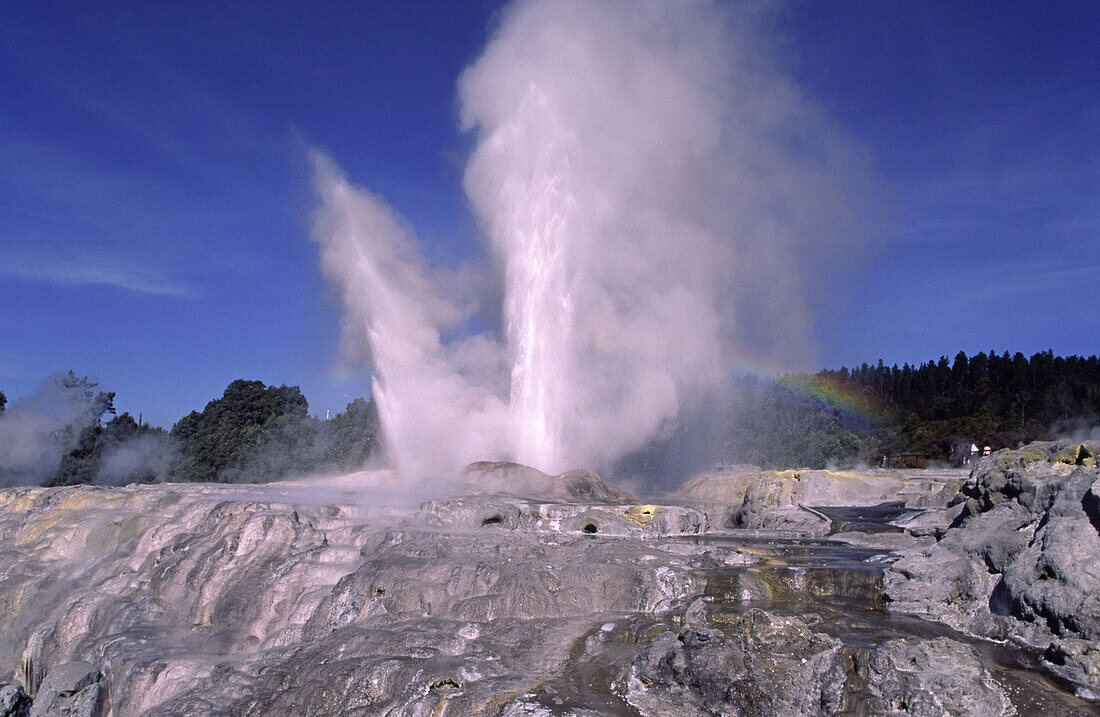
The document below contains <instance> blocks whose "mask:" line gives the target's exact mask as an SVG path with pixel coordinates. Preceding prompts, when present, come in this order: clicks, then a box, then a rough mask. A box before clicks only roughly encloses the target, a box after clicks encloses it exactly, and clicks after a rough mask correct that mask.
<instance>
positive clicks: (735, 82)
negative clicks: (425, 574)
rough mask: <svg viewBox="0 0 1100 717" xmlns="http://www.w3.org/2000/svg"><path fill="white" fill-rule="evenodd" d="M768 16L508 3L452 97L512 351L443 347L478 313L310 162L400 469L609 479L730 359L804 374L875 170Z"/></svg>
mask: <svg viewBox="0 0 1100 717" xmlns="http://www.w3.org/2000/svg"><path fill="white" fill-rule="evenodd" d="M754 7H755V6H752V7H750V6H745V5H738V6H736V7H730V6H728V5H726V4H719V3H715V2H707V1H705V0H700V1H698V2H690V1H681V0H677V1H675V2H671V1H667V2H666V1H663V0H650V1H643V2H634V1H629V2H628V1H626V0H594V1H593V0H584V1H581V0H532V1H529V2H519V3H517V4H515V5H513V6H512V7H510V8H509V10H508V11H507V12H506V14H505V15H504V17H503V19H502V22H501V24H500V26H499V28H498V30H497V32H496V33H495V35H494V37H493V38H492V40H491V42H490V43H489V45H488V47H487V48H486V49H485V51H484V53H483V54H482V56H481V57H480V58H479V59H478V60H477V61H476V62H475V63H474V64H473V65H472V66H471V67H469V68H468V69H467V70H466V71H465V72H464V73H463V75H462V77H461V78H460V80H459V100H460V108H461V118H462V125H463V129H465V130H468V131H472V132H475V133H476V139H477V144H476V148H475V149H474V151H473V153H472V156H471V157H470V159H469V163H468V165H467V168H466V173H465V179H464V184H465V189H466V192H467V195H468V197H469V199H470V202H471V206H472V208H473V210H474V212H475V214H476V215H477V217H478V219H479V221H480V225H481V228H482V231H483V234H484V237H485V243H486V246H487V248H488V250H489V252H490V254H491V255H492V257H493V258H494V260H495V262H496V263H495V266H497V267H499V268H500V270H501V271H502V272H503V287H504V306H503V316H504V319H503V321H504V326H503V331H504V336H503V337H502V338H501V339H499V340H497V339H494V338H492V337H486V336H473V337H463V338H461V339H459V340H455V341H447V340H445V338H444V337H446V336H448V335H450V334H455V333H458V334H461V332H460V331H455V328H456V327H460V326H462V325H463V322H464V321H465V319H467V318H468V317H467V316H466V315H465V314H464V312H463V311H462V310H461V309H460V306H459V304H458V303H457V302H456V301H453V300H449V299H447V298H446V297H445V296H444V295H443V292H442V290H441V288H440V284H439V283H438V282H433V280H432V279H431V276H432V274H431V272H430V270H429V268H428V267H427V266H426V265H425V263H424V261H423V259H422V258H421V255H420V253H419V251H418V249H417V245H416V241H415V238H414V237H413V235H412V232H411V230H410V229H409V228H408V227H407V225H406V224H405V223H404V222H402V221H401V220H400V219H399V218H398V217H396V216H395V215H394V212H393V211H392V210H391V209H390V208H389V207H388V206H387V205H386V204H385V203H384V202H383V201H382V200H381V199H379V198H378V197H376V196H374V195H373V194H371V193H370V192H368V191H365V190H362V189H357V188H355V187H353V186H351V185H350V184H349V183H348V181H347V180H346V179H345V178H344V177H343V175H342V174H341V173H340V172H339V170H337V169H336V167H335V166H334V165H333V164H332V162H331V161H329V160H327V159H326V158H324V157H322V156H320V155H316V156H315V157H314V164H315V168H316V181H317V186H318V191H319V194H320V197H321V202H322V206H321V209H320V211H319V213H318V216H317V221H316V224H315V230H314V237H315V239H316V240H317V241H318V242H319V243H320V244H321V245H322V266H323V270H324V271H325V273H326V275H327V276H329V277H330V279H332V280H333V281H334V282H335V283H336V284H337V285H338V286H339V287H340V290H341V293H342V298H343V301H344V305H345V307H346V319H347V324H346V325H347V333H346V336H347V338H349V339H351V340H352V341H351V342H350V343H351V344H353V345H360V346H364V347H365V348H366V350H367V356H368V358H369V360H370V362H371V364H372V366H373V369H374V392H375V396H376V398H377V400H378V404H379V410H380V413H381V418H382V421H383V427H384V429H385V431H386V436H387V440H388V442H389V446H390V450H391V452H392V453H393V458H394V459H395V461H396V462H397V464H398V466H399V467H400V468H401V469H402V470H403V471H404V472H405V473H406V474H407V475H412V476H425V475H436V474H447V473H450V472H452V471H453V470H455V469H456V468H458V467H460V466H462V465H463V464H465V463H467V462H469V461H472V460H478V459H503V458H510V459H514V460H518V461H520V462H523V463H527V464H530V465H533V466H535V467H537V468H540V469H542V470H544V471H548V472H558V471H561V470H565V469H568V468H573V467H578V466H586V467H606V466H608V465H610V464H611V463H613V462H614V461H615V460H617V459H618V458H620V457H622V456H623V455H625V454H627V453H629V452H631V451H634V450H637V449H639V448H641V447H642V446H644V445H645V444H646V443H647V442H648V441H649V440H651V439H652V438H654V437H655V436H656V435H658V434H659V433H660V432H661V431H662V430H666V429H667V428H668V427H669V426H670V425H672V423H673V422H674V421H675V420H676V418H677V416H678V415H679V414H680V413H681V412H682V410H683V409H684V408H685V407H686V406H689V405H694V404H695V403H696V402H697V401H698V400H699V399H700V398H702V397H703V396H705V395H706V394H707V393H708V392H712V391H714V390H716V389H719V388H720V387H721V386H722V384H723V382H724V381H725V380H726V378H727V376H728V373H729V371H730V370H731V365H730V364H731V362H732V360H733V357H734V356H736V355H737V353H738V351H739V349H740V350H747V349H751V353H752V354H753V355H754V356H758V357H760V356H763V357H767V358H769V359H771V360H773V361H778V362H787V363H797V361H798V359H799V357H802V356H804V353H805V351H806V349H807V347H808V346H807V342H808V337H809V334H810V330H811V328H812V325H813V313H812V311H811V309H810V307H811V305H812V303H811V302H816V301H818V300H819V298H820V297H819V289H820V288H821V287H820V286H818V285H815V284H814V283H813V280H812V276H819V275H820V272H822V271H824V270H828V269H829V268H830V267H833V268H836V267H838V266H839V264H840V262H841V261H843V260H848V261H850V260H851V259H852V257H853V254H854V253H856V252H857V250H858V249H859V248H860V245H861V241H862V240H861V236H862V232H861V231H860V227H861V221H860V219H861V215H860V213H859V212H857V211H855V210H854V209H853V207H854V206H855V204H853V201H852V200H853V197H855V196H857V195H858V194H859V192H860V190H862V189H863V188H864V186H863V180H864V178H865V177H866V176H867V175H868V173H867V172H866V171H865V169H864V162H863V161H862V160H861V159H860V158H859V155H858V153H857V152H855V151H854V149H853V147H852V146H851V144H850V143H849V142H848V141H846V140H845V139H844V138H843V137H841V136H840V135H839V134H838V133H836V132H835V131H833V130H832V129H831V128H830V126H829V124H828V123H827V122H826V121H825V120H824V118H823V117H822V115H821V114H820V113H819V112H818V111H817V110H816V109H815V108H814V107H813V106H812V105H811V104H810V103H808V102H807V101H805V100H804V99H803V98H802V96H801V95H800V93H799V91H798V89H797V88H796V87H795V86H794V85H793V84H792V82H791V81H790V79H789V78H787V77H786V76H785V75H784V74H783V73H782V72H781V71H780V70H779V69H777V66H776V64H775V63H774V61H773V58H772V54H773V53H772V52H771V49H770V46H769V45H768V43H767V42H766V34H765V33H764V32H763V31H762V28H763V27H764V25H765V24H766V20H767V18H766V17H765V16H764V15H762V14H761V13H759V12H758V11H757V10H756V9H754Z"/></svg>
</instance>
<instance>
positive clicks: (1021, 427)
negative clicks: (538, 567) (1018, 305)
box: [0, 351, 1100, 485]
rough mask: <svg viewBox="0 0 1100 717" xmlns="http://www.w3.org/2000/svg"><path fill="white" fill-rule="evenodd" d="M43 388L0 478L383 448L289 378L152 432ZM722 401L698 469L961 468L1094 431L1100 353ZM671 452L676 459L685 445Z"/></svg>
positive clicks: (360, 460)
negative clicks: (994, 454)
mask: <svg viewBox="0 0 1100 717" xmlns="http://www.w3.org/2000/svg"><path fill="white" fill-rule="evenodd" d="M54 383H55V384H56V385H55V387H54V388H55V393H56V394H57V396H59V397H61V398H60V399H58V400H57V401H55V403H56V405H55V406H54V412H55V413H56V412H57V411H58V410H59V409H58V408H57V406H61V407H62V408H64V410H66V411H68V412H69V414H68V416H67V418H66V419H65V420H64V421H59V422H57V424H56V427H51V428H50V429H49V430H48V431H47V432H46V434H45V438H43V439H42V440H40V441H39V443H41V444H42V445H41V446H36V450H37V452H36V453H33V452H32V453H31V454H27V451H26V450H24V451H23V453H24V454H27V455H23V456H22V462H17V461H13V460H9V461H8V464H7V465H5V464H3V461H0V485H17V484H24V483H44V484H45V485H74V484H78V483H101V484H113V485H118V484H123V483H132V482H164V481H200V482H211V481H216V482H231V483H253V482H264V481H271V480H278V479H280V478H284V477H287V476H290V475H300V474H306V473H318V472H328V471H332V472H336V471H341V472H343V471H350V470H356V469H359V468H361V467H363V466H364V465H365V464H366V463H367V462H368V461H369V460H371V459H375V460H378V459H380V458H381V453H382V442H383V441H382V431H381V426H380V423H379V418H378V411H377V409H376V407H375V405H374V403H373V401H367V400H364V399H362V398H358V399H356V400H354V401H352V402H351V403H350V404H348V406H347V408H346V410H345V411H344V412H342V413H338V414H336V415H335V416H333V417H331V418H328V419H320V418H316V417H312V416H310V415H309V403H308V402H307V401H306V398H305V396H303V395H302V392H301V390H300V389H299V388H298V387H297V386H277V387H276V386H265V385H264V384H263V383H262V382H260V381H246V380H243V379H242V380H236V381H233V382H232V383H231V384H229V386H228V387H227V388H226V389H225V392H224V393H223V394H222V396H221V397H220V398H216V399H214V400H212V401H210V402H209V403H207V404H206V407H205V408H204V409H203V410H202V411H192V412H191V413H189V414H188V415H186V416H184V417H183V418H181V419H180V420H179V421H177V422H176V424H175V425H174V426H172V428H171V430H164V429H162V428H157V427H152V426H149V425H143V424H141V423H139V422H138V421H135V420H134V418H133V417H132V416H131V415H129V414H128V413H122V414H118V415H116V412H115V408H114V398H115V394H114V393H109V392H101V391H99V390H98V387H97V384H96V383H94V382H93V381H90V380H89V379H88V378H86V377H83V378H82V377H79V376H77V375H76V374H74V373H72V372H69V373H68V374H67V375H60V376H58V377H55V378H54ZM722 398H724V399H725V400H722V401H719V402H718V403H719V404H721V405H725V406H728V408H727V409H724V410H721V411H711V412H709V413H710V414H713V415H712V416H711V423H712V424H713V425H708V427H707V429H706V431H705V433H706V435H705V436H702V437H701V438H700V439H699V440H696V441H692V442H691V451H692V455H691V460H693V461H694V462H696V463H698V462H699V461H700V460H702V461H706V462H717V463H752V464H755V465H760V466H765V467H776V468H794V467H810V468H823V467H826V466H827V465H841V466H843V465H852V464H856V463H858V462H865V463H868V464H871V465H881V462H882V460H883V456H886V457H887V458H888V459H890V460H891V461H893V460H894V459H896V458H898V457H902V458H903V459H904V458H905V457H906V456H908V457H912V456H913V455H914V454H917V455H919V456H920V457H921V458H922V459H923V460H924V461H925V463H926V464H927V462H928V461H929V460H938V461H942V462H948V463H956V464H958V463H960V462H961V461H962V460H963V458H964V456H965V455H966V454H967V450H968V449H969V447H970V446H971V445H972V444H976V445H977V446H981V447H984V446H990V447H991V449H992V450H998V449H1001V448H1005V447H1015V446H1017V445H1019V444H1021V443H1025V442H1030V441H1034V440H1049V439H1052V438H1056V437H1060V436H1064V435H1069V434H1072V433H1074V432H1075V431H1078V432H1079V431H1082V430H1089V429H1093V430H1095V429H1094V427H1096V426H1098V425H1100V360H1098V359H1097V357H1096V356H1091V357H1089V358H1081V357H1077V356H1069V357H1061V356H1055V355H1054V354H1053V352H1050V351H1047V352H1044V353H1038V354H1035V355H1033V356H1031V357H1030V358H1028V357H1025V356H1024V355H1023V354H1020V353H1017V354H1014V355H1010V354H1009V353H1007V352H1005V353H1002V354H997V353H993V352H990V353H988V354H986V353H979V354H977V355H975V356H967V355H966V354H965V353H961V352H960V353H959V354H957V355H956V356H955V358H954V360H950V359H948V358H947V357H946V356H944V357H941V358H940V359H938V360H936V361H928V362H927V363H924V364H921V365H919V366H910V365H908V364H906V365H904V366H901V367H900V368H899V367H898V366H896V365H894V366H885V365H883V363H882V362H881V361H879V362H878V363H877V364H876V365H873V366H872V365H868V364H863V365H861V366H859V367H856V368H847V367H845V368H841V369H839V370H824V371H820V372H818V373H816V374H808V373H799V374H788V375H782V376H777V377H774V378H759V377H754V376H746V377H743V378H740V379H738V380H737V381H735V384H734V386H733V387H732V389H731V395H730V396H728V397H722ZM6 404H7V399H6V397H5V396H4V394H3V393H0V420H3V421H9V422H10V423H11V424H12V425H14V424H15V423H16V420H17V419H16V416H15V415H14V414H15V413H16V412H17V410H18V409H19V404H16V406H15V407H14V408H12V407H8V408H7V410H6V411H5V407H6ZM36 420H38V419H36ZM693 430H695V429H685V430H684V431H683V433H688V432H691V431H693ZM24 448H25V446H24ZM704 454H705V455H704ZM28 455H29V457H28ZM642 455H643V457H644V458H646V459H647V460H648V459H652V457H653V455H654V454H653V453H649V454H646V453H644V452H643V454H642ZM0 458H3V456H0ZM676 460H677V461H679V462H680V463H686V460H685V458H684V456H683V455H682V454H681V455H680V456H679V457H678V458H676ZM643 462H644V461H643Z"/></svg>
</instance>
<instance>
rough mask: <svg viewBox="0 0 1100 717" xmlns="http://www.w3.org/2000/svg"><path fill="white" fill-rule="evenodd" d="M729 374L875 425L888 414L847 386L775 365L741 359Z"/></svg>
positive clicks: (883, 420)
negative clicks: (756, 380)
mask: <svg viewBox="0 0 1100 717" xmlns="http://www.w3.org/2000/svg"><path fill="white" fill-rule="evenodd" d="M733 373H734V375H739V376H755V377H756V378H760V379H763V380H766V381H770V382H772V383H774V384H775V385H777V386H779V387H780V388H782V389H784V390H786V391H790V392H792V393H796V394H799V395H803V396H808V397H810V398H813V399H815V400H817V401H820V402H822V403H824V404H827V405H829V406H831V407H833V408H836V409H839V410H840V411H843V412H844V413H847V414H849V415H851V416H853V417H857V418H860V419H863V420H865V421H868V422H871V423H873V424H875V425H882V424H884V423H887V422H888V418H889V416H888V412H887V410H886V408H885V406H883V405H882V403H881V402H880V401H878V400H877V399H876V398H875V397H873V396H870V395H868V394H867V392H866V391H863V390H861V389H860V388H859V387H857V386H854V385H851V384H848V383H844V382H841V381H837V380H834V379H830V378H823V377H820V376H816V375H812V374H804V373H797V374H792V373H788V372H787V371H786V370H785V369H783V368H780V367H779V366H777V365H774V364H769V363H767V362H764V361H760V360H754V359H749V358H744V357H739V358H738V360H737V361H736V362H735V363H734V366H733Z"/></svg>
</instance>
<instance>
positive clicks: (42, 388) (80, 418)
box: [0, 372, 103, 487]
mask: <svg viewBox="0 0 1100 717" xmlns="http://www.w3.org/2000/svg"><path fill="white" fill-rule="evenodd" d="M96 386H97V384H96V383H95V382H93V381H89V380H88V379H87V378H86V377H85V378H78V377H77V376H76V375H75V374H73V373H72V372H69V373H68V374H63V373H58V374H54V375H52V376H49V377H48V378H46V380H44V381H43V382H42V383H41V384H40V385H39V386H38V387H37V388H36V389H35V390H34V392H33V393H32V394H30V395H29V396H27V397H25V398H23V399H21V400H19V401H17V402H16V403H15V404H14V405H12V406H10V407H8V409H7V410H6V411H4V412H2V413H0V487H9V486H13V485H23V484H28V483H40V482H42V481H43V480H45V479H46V478H48V477H49V476H50V475H52V474H53V472H54V471H55V470H57V466H58V464H59V463H60V462H61V458H62V456H64V455H65V454H66V453H68V452H69V451H71V450H72V449H73V448H75V447H76V445H77V442H78V441H79V440H80V434H81V431H83V430H84V429H85V428H87V427H89V426H91V425H92V424H93V423H95V421H96V420H98V419H99V417H100V415H102V413H103V403H102V398H101V394H99V393H98V392H97V391H95V390H94V389H95V388H96Z"/></svg>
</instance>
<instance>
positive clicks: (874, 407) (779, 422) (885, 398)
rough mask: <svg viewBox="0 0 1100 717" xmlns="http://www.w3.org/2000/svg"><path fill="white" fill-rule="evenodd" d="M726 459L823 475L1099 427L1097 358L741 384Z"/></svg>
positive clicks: (938, 364)
mask: <svg viewBox="0 0 1100 717" xmlns="http://www.w3.org/2000/svg"><path fill="white" fill-rule="evenodd" d="M740 390H741V392H742V393H743V398H742V399H741V400H739V401H738V402H737V405H738V408H737V409H736V410H735V411H734V412H733V414H732V415H731V417H730V428H729V432H730V436H729V440H728V441H727V444H726V447H725V453H724V455H723V459H724V460H729V461H744V462H752V463H758V464H763V465H776V466H782V467H794V466H811V467H822V466H824V465H825V464H826V463H828V462H830V461H839V462H854V461H856V460H858V459H860V458H862V459H871V458H872V457H877V456H881V455H883V454H901V453H919V454H933V455H937V456H943V457H945V458H950V459H952V460H957V459H958V458H959V457H961V453H962V451H963V450H964V449H965V448H969V446H970V445H971V444H972V443H974V444H977V445H979V446H986V445H988V446H991V447H992V448H993V449H994V450H996V449H999V448H1004V447H1015V446H1017V445H1018V444H1020V443H1021V442H1029V441H1033V440H1048V439H1051V438H1055V437H1058V436H1062V435H1067V434H1072V433H1074V432H1077V433H1083V432H1087V431H1088V430H1090V429H1092V428H1093V427H1095V426H1097V425H1100V359H1098V358H1097V357H1096V356H1090V357H1088V358H1081V357H1078V356H1068V357H1064V358H1063V357H1061V356H1055V355H1054V353H1053V352H1051V351H1047V352H1044V353H1038V354H1035V355H1034V356H1032V357H1031V358H1030V359H1029V358H1026V357H1025V356H1024V355H1023V354H1021V353H1017V354H1015V355H1010V354H1009V353H1008V352H1007V351H1006V352H1005V353H1003V354H1000V355H998V354H996V353H993V352H990V353H989V354H985V353H979V354H977V355H975V356H969V357H968V356H967V355H966V354H965V353H962V352H960V353H959V354H957V355H956V356H955V359H954V361H951V360H949V359H948V358H947V357H946V356H943V357H941V358H940V359H939V360H937V361H928V362H927V363H924V364H921V365H920V366H915V367H914V366H910V365H908V364H906V365H904V366H901V367H900V368H899V367H898V366H897V365H894V366H885V365H884V364H883V363H882V361H879V362H878V363H877V365H874V366H871V365H868V364H863V365H862V366H859V367H857V368H851V369H849V368H847V367H844V368H841V369H839V370H825V371H820V372H818V373H816V374H812V375H811V374H794V375H787V376H781V377H779V378H778V380H777V381H775V382H763V381H760V380H759V379H754V378H747V379H744V380H743V381H742V385H741V386H740Z"/></svg>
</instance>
